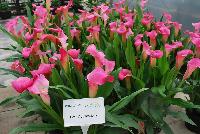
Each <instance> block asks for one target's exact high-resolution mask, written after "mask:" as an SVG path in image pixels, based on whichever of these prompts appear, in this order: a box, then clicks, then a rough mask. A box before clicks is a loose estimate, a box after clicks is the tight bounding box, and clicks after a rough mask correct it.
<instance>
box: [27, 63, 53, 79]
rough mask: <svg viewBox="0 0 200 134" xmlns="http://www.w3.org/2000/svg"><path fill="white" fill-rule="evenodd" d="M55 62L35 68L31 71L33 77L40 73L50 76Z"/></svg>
mask: <svg viewBox="0 0 200 134" xmlns="http://www.w3.org/2000/svg"><path fill="white" fill-rule="evenodd" d="M54 66H55V65H54V64H44V63H42V64H40V66H39V68H38V69H37V70H33V71H31V74H32V75H33V77H36V76H38V75H40V74H43V75H46V76H48V75H49V74H51V70H52V69H53V68H54Z"/></svg>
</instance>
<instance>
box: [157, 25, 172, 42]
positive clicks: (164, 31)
mask: <svg viewBox="0 0 200 134" xmlns="http://www.w3.org/2000/svg"><path fill="white" fill-rule="evenodd" d="M159 32H160V34H162V37H163V42H164V43H165V42H167V39H168V37H169V35H170V29H169V28H168V27H166V26H162V27H160V28H159Z"/></svg>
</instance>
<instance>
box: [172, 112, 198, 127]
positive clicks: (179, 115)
mask: <svg viewBox="0 0 200 134" xmlns="http://www.w3.org/2000/svg"><path fill="white" fill-rule="evenodd" d="M169 114H170V115H171V116H173V117H175V118H179V119H181V120H183V121H185V122H187V123H190V124H191V125H196V124H195V123H194V122H193V121H192V120H191V119H190V118H189V117H188V116H187V115H186V114H185V113H183V112H180V111H179V112H172V111H170V112H169Z"/></svg>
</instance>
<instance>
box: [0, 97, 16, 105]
mask: <svg viewBox="0 0 200 134" xmlns="http://www.w3.org/2000/svg"><path fill="white" fill-rule="evenodd" d="M16 98H17V97H16V96H13V97H8V98H6V99H4V100H3V101H1V102H0V106H3V105H8V104H10V103H12V102H15V101H16Z"/></svg>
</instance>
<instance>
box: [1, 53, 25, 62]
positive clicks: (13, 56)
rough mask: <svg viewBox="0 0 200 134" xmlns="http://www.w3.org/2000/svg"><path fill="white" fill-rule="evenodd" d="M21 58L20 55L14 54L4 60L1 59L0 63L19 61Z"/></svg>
mask: <svg viewBox="0 0 200 134" xmlns="http://www.w3.org/2000/svg"><path fill="white" fill-rule="evenodd" d="M21 58H22V55H21V54H15V55H12V56H9V57H7V58H5V59H1V61H6V62H14V61H16V60H19V59H21Z"/></svg>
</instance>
